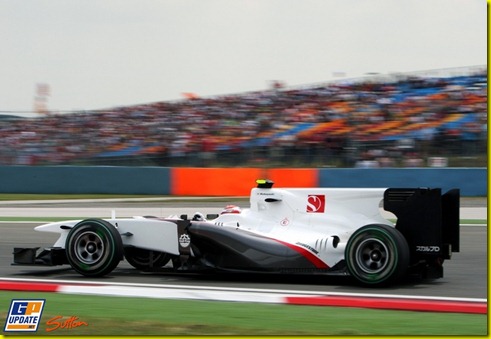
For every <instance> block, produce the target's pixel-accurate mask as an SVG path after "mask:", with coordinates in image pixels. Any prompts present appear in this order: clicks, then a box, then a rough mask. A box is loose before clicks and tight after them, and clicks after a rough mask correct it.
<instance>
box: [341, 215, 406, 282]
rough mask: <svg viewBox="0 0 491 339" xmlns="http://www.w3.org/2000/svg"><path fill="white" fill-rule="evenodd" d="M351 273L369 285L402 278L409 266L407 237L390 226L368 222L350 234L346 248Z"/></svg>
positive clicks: (347, 263) (347, 262)
mask: <svg viewBox="0 0 491 339" xmlns="http://www.w3.org/2000/svg"><path fill="white" fill-rule="evenodd" d="M345 258H346V265H347V267H348V271H349V273H350V274H351V275H352V276H353V277H354V278H355V279H356V280H358V281H359V282H361V283H363V284H367V285H386V284H389V283H392V282H394V281H396V280H397V279H399V278H400V277H401V276H402V275H403V274H404V273H405V272H406V271H407V268H408V266H409V246H408V244H407V241H406V239H405V238H404V236H403V235H402V234H401V233H400V232H399V231H398V230H396V229H395V228H393V227H391V226H387V225H383V224H380V225H367V226H364V227H361V228H360V229H358V230H357V231H356V232H355V233H353V235H352V236H351V237H350V239H349V241H348V244H347V246H346V250H345Z"/></svg>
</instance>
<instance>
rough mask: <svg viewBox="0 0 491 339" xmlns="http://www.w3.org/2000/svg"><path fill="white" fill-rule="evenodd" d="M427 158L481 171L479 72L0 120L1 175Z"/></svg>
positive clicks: (483, 98)
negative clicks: (33, 170) (9, 171)
mask: <svg viewBox="0 0 491 339" xmlns="http://www.w3.org/2000/svg"><path fill="white" fill-rule="evenodd" d="M450 73H452V72H450ZM453 73H455V72H453ZM434 157H446V158H448V159H450V162H449V165H450V166H465V167H474V166H487V68H486V67H477V68H473V69H468V70H467V72H466V74H459V75H445V76H443V75H439V76H427V75H424V74H423V75H422V74H420V75H414V74H413V75H409V74H399V75H397V76H391V77H380V76H375V77H369V78H363V79H355V80H351V81H346V80H344V81H336V82H330V83H325V84H314V85H311V86H304V87H302V88H281V87H280V88H278V87H275V88H272V89H269V90H265V91H259V92H250V93H242V94H236V95H227V96H219V97H209V98H199V97H193V98H189V99H186V100H180V101H174V102H156V103H149V104H143V105H135V106H127V107H114V108H111V109H105V110H98V111H84V112H74V113H72V114H51V115H48V116H44V117H38V118H19V117H17V118H16V117H12V116H9V117H8V118H4V119H0V165H47V164H51V165H53V164H63V165H66V164H76V165H83V164H88V165H89V164H90V165H98V164H99V165H154V166H273V165H274V166H277V167H278V166H291V167H306V166H315V167H327V166H332V167H354V166H357V167H421V166H428V164H429V159H431V158H434Z"/></svg>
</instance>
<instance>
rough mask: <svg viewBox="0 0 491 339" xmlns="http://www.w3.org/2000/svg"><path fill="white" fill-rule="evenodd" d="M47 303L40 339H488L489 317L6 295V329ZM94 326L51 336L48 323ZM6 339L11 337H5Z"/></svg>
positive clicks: (1, 296) (0, 310)
mask: <svg viewBox="0 0 491 339" xmlns="http://www.w3.org/2000/svg"><path fill="white" fill-rule="evenodd" d="M22 298H32V299H46V303H45V308H44V312H43V315H42V319H41V323H40V329H39V330H38V332H37V333H36V334H37V335H47V334H48V335H49V334H53V335H117V336H120V335H138V336H142V335H159V336H163V335H165V336H169V335H176V336H177V335H258V336H264V335H301V336H307V335H309V336H310V335H323V336H347V335H349V336H359V335H377V336H379V335H391V336H399V335H403V336H414V335H418V336H419V335H425V336H433V335H444V336H456V335H459V336H474V335H486V334H487V316H486V315H476V314H459V313H427V312H409V311H387V310H372V309H359V308H342V307H338V308H334V307H320V306H296V305H281V304H258V303H237V302H212V301H188V300H162V299H146V298H124V297H104V296H82V295H61V294H55V293H35V292H4V291H0V321H1V322H2V324H4V321H5V318H6V315H7V312H8V308H9V305H10V302H11V300H12V299H22ZM56 316H62V317H63V318H62V319H64V320H66V319H69V318H70V317H77V318H78V319H77V321H83V322H85V323H87V326H85V325H83V326H78V327H76V328H71V329H70V328H59V329H57V330H55V331H51V332H47V331H46V329H47V328H48V329H49V328H52V327H54V325H51V326H48V325H47V324H46V323H47V321H48V320H50V319H52V318H53V317H56ZM4 334H5V333H4Z"/></svg>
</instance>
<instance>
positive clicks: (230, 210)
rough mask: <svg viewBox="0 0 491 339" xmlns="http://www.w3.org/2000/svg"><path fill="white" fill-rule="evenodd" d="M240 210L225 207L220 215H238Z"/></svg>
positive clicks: (238, 208)
mask: <svg viewBox="0 0 491 339" xmlns="http://www.w3.org/2000/svg"><path fill="white" fill-rule="evenodd" d="M241 211H242V210H241V209H240V207H239V206H236V205H227V206H225V208H224V209H223V210H222V211H221V212H220V214H239V213H240V212H241Z"/></svg>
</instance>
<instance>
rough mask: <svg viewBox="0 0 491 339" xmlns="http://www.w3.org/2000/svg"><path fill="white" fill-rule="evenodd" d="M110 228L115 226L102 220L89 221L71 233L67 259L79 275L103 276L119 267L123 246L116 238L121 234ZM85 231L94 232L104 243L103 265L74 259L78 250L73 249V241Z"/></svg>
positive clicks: (83, 222)
mask: <svg viewBox="0 0 491 339" xmlns="http://www.w3.org/2000/svg"><path fill="white" fill-rule="evenodd" d="M110 227H114V226H112V225H111V224H109V223H107V224H106V222H105V221H102V220H98V219H87V220H83V221H81V222H80V223H78V224H77V225H75V227H74V228H73V229H72V231H70V233H69V235H68V237H67V242H66V246H65V247H66V249H67V258H68V261H69V263H70V265H71V266H72V268H73V269H75V270H76V271H77V272H78V273H80V274H82V275H85V276H102V275H105V274H107V273H109V272H110V271H112V270H113V269H114V268H115V267H116V266H117V264H118V263H119V260H120V258H122V253H123V252H122V251H123V245H122V241H121V240H120V241H119V242H118V241H117V238H116V237H119V233H117V231H115V229H114V230H111V229H110ZM84 230H88V231H92V232H94V233H95V234H97V235H98V236H99V237H100V239H101V241H103V242H104V247H105V252H104V253H103V254H102V257H101V258H102V261H103V262H102V263H101V262H99V261H98V262H97V263H95V264H94V265H90V264H86V263H83V262H79V261H78V260H76V259H72V258H76V257H75V255H74V253H73V252H74V251H76V249H73V248H72V244H71V241H72V239H73V237H74V235H75V236H76V235H77V234H78V233H80V231H84ZM119 239H121V238H119ZM118 252H120V253H118Z"/></svg>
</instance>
